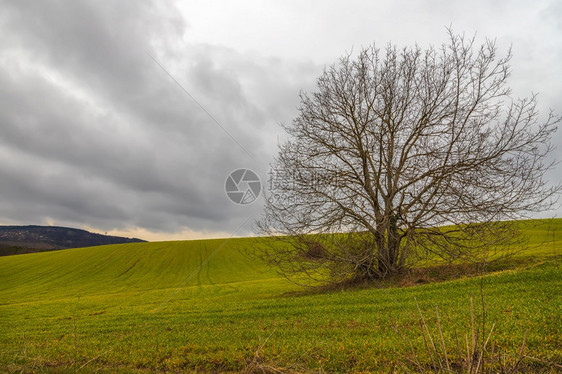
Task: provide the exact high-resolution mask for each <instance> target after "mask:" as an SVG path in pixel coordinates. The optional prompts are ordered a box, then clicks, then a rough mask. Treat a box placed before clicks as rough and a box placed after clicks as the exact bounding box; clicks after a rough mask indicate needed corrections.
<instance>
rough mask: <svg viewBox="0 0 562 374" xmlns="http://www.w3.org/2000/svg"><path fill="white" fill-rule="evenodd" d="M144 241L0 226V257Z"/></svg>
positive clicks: (46, 228) (66, 229) (61, 229)
mask: <svg viewBox="0 0 562 374" xmlns="http://www.w3.org/2000/svg"><path fill="white" fill-rule="evenodd" d="M144 241H145V240H141V239H137V238H124V237H120V236H110V235H102V234H95V233H92V232H89V231H86V230H80V229H73V228H70V227H58V226H0V256H9V255H16V254H23V253H33V252H45V251H54V250H57V249H66V248H79V247H93V246H97V245H106V244H123V243H137V242H144Z"/></svg>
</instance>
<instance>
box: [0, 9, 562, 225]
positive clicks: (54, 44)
mask: <svg viewBox="0 0 562 374" xmlns="http://www.w3.org/2000/svg"><path fill="white" fill-rule="evenodd" d="M439 4H440V5H439ZM447 4H448V3H447V2H434V4H433V5H435V6H436V8H434V7H432V8H429V7H425V6H421V5H420V6H419V7H418V8H415V9H413V8H412V9H409V10H407V11H405V12H403V13H404V18H402V19H401V20H400V22H399V21H397V20H395V21H392V20H393V19H396V17H395V16H396V15H397V14H402V13H401V12H402V11H399V8H400V7H398V6H394V5H389V4H386V5H384V6H375V5H372V4H371V5H367V4H364V8H365V9H363V11H361V12H359V11H358V13H360V17H359V18H360V20H361V22H358V21H356V20H355V15H356V14H355V12H352V11H351V10H350V8H349V7H348V5H347V3H345V4H344V3H343V2H342V3H339V2H336V3H335V4H334V5H332V6H326V7H322V8H319V9H318V12H319V14H318V15H317V16H315V17H312V16H311V14H313V12H312V10H311V9H308V8H306V9H305V10H308V11H309V12H308V13H303V12H301V11H300V10H299V9H301V8H299V5H298V4H296V3H295V4H291V3H287V4H285V3H284V4H283V5H282V6H281V5H276V6H272V7H273V8H266V6H265V5H263V4H262V3H256V4H254V5H252V6H248V7H245V9H246V10H245V11H248V10H249V9H251V10H252V12H253V13H252V17H253V18H252V19H253V20H254V21H255V25H254V26H252V25H243V24H241V22H243V19H242V18H243V17H244V15H243V14H240V15H236V14H232V15H230V14H229V17H226V16H225V17H219V18H220V19H209V21H213V20H214V21H213V22H215V23H214V24H213V26H212V27H214V28H215V29H216V35H215V34H213V35H210V34H209V35H208V40H209V42H205V41H204V40H198V39H197V38H195V39H194V38H193V37H192V35H201V34H200V31H198V30H200V25H202V24H204V23H205V22H207V19H202V18H201V17H200V16H202V14H200V13H197V9H195V8H194V9H193V11H194V12H195V13H193V14H195V16H192V17H190V16H185V15H184V14H185V9H183V10H182V11H183V12H184V13H182V12H181V11H179V10H178V9H177V8H175V7H172V6H167V5H164V4H161V2H145V3H142V4H140V3H133V2H126V1H104V2H99V1H93V0H92V1H68V2H59V1H42V2H35V1H29V0H27V1H26V0H21V1H14V2H6V1H2V2H0V44H1V45H2V50H0V131H1V133H0V160H1V161H0V223H21V224H31V223H45V222H53V223H55V224H60V225H71V226H88V227H93V228H96V229H99V230H104V231H105V230H108V231H109V230H122V229H125V228H129V227H139V228H142V229H145V230H147V231H162V232H170V233H171V232H179V231H182V230H192V231H200V232H203V231H205V232H211V233H212V232H232V233H235V234H244V233H245V231H244V230H246V228H243V229H242V231H238V232H235V231H236V229H237V228H238V227H239V225H241V224H242V223H243V222H245V220H246V219H248V218H250V220H251V218H252V217H256V218H257V217H258V216H259V213H260V210H261V206H260V204H259V203H256V204H253V205H251V206H242V207H241V206H236V205H233V204H232V203H230V202H229V201H228V199H227V198H226V196H225V193H224V182H225V179H226V176H227V175H228V173H229V172H230V171H232V170H234V169H236V168H240V167H249V168H252V169H254V170H255V171H256V172H258V173H259V174H260V175H261V176H262V179H265V178H266V177H267V169H268V164H269V162H270V161H271V159H272V157H273V156H274V154H275V151H276V143H277V138H278V136H281V137H282V136H283V134H282V133H281V132H280V130H279V127H278V124H279V122H288V121H290V120H291V119H292V117H293V116H294V115H295V114H296V107H297V105H298V96H297V95H298V92H299V90H301V89H304V90H310V89H312V88H313V84H314V80H315V79H316V77H317V76H318V75H319V74H320V72H321V69H322V67H323V64H325V63H328V64H329V63H332V62H334V61H333V60H334V59H335V58H337V56H340V55H341V54H343V53H344V52H345V51H346V50H350V48H351V47H352V46H355V47H358V46H359V45H362V44H363V45H364V44H367V43H371V42H373V41H374V40H375V41H376V42H377V43H378V44H379V45H382V44H384V43H386V42H388V41H394V42H403V41H408V43H407V44H411V43H413V42H414V39H416V40H417V39H418V38H419V40H420V41H421V42H428V41H429V42H431V41H432V40H433V39H432V38H433V37H434V34H436V33H438V34H439V38H440V40H442V38H443V36H444V29H443V25H448V24H449V23H450V22H451V21H455V19H456V18H458V17H461V15H467V14H468V15H470V17H472V18H471V19H472V21H473V22H475V24H478V25H480V26H482V27H483V28H484V32H483V33H484V34H485V35H489V34H490V32H486V30H487V29H486V27H487V26H486V25H485V24H484V23H482V24H480V23H478V22H479V21H478V18H479V16H478V14H476V13H475V12H472V13H470V10H469V9H465V8H459V7H453V8H451V9H448V8H447V7H451V5H447ZM548 4H550V5H548ZM548 4H547V5H548V6H544V7H540V9H538V10H537V12H536V15H535V16H534V17H535V18H533V21H532V22H531V21H529V22H530V24H539V23H540V24H541V25H543V26H541V27H543V29H542V30H538V31H536V30H535V31H533V32H529V33H527V34H525V33H523V34H521V33H517V32H516V31H514V30H515V29H514V28H513V27H511V26H509V27H508V26H506V29H508V31H505V32H504V33H503V34H501V35H500V41H501V42H502V43H503V42H504V39H505V40H506V41H513V40H515V43H514V49H515V53H516V56H521V57H519V58H518V59H517V60H515V61H514V65H515V66H514V69H515V70H516V71H517V69H519V70H521V72H522V73H521V74H520V75H518V76H517V77H516V80H515V87H517V88H518V89H519V88H521V89H523V88H525V89H527V88H528V90H529V91H530V90H538V91H541V92H545V94H544V98H543V97H541V99H544V101H545V102H546V103H547V104H548V105H550V106H552V107H554V108H555V109H560V108H561V107H562V105H560V104H561V103H560V97H561V96H560V83H561V82H560V75H558V76H556V77H552V72H556V71H559V68H557V70H556V69H555V68H553V67H552V66H551V65H552V61H559V60H560V57H561V50H562V49H561V48H560V46H559V41H560V37H559V36H557V35H551V37H552V40H551V41H550V42H545V43H537V39H536V38H537V37H538V36H537V35H539V34H537V33H539V32H544V33H546V32H549V30H552V29H555V30H558V31H560V21H559V20H560V17H555V16H553V13H556V14H560V11H561V9H560V6H559V5H556V3H554V2H553V3H548ZM437 5H439V6H437ZM499 5H501V4H499ZM499 5H498V6H499ZM504 5H505V4H504ZM480 6H482V4H480ZM484 8H486V7H484ZM344 9H346V10H345V11H344ZM436 9H437V10H436ZM478 9H479V8H478V7H477V10H478ZM486 9H487V10H489V9H490V8H489V7H488V8H486ZM493 9H495V11H498V12H499V11H505V12H508V15H509V16H508V17H507V18H508V19H509V20H510V21H509V20H508V21H509V22H513V19H514V18H513V17H515V16H514V14H518V13H517V10H518V9H519V12H520V9H521V7H518V8H516V9H511V8H509V9H507V8H505V6H503V7H501V6H499V7H494V8H493ZM210 10H211V11H212V14H213V15H217V13H216V12H217V9H215V8H213V9H210ZM230 11H232V12H235V11H237V10H236V7H235V8H232V9H231V10H230ZM239 11H240V12H242V11H243V10H239ZM274 11H276V12H278V15H277V16H275V17H273V16H272V17H270V18H267V17H266V18H263V19H262V18H260V17H262V15H266V14H273V12H274ZM480 11H481V12H485V10H483V9H480ZM242 13H243V12H242ZM379 13H384V14H386V16H385V17H384V19H385V21H384V22H383V23H382V24H377V23H376V22H375V23H373V22H368V21H369V19H372V18H373V16H371V15H370V14H379ZM393 17H394V18H393ZM431 17H434V18H433V24H435V26H432V27H427V26H423V25H427V22H428V20H429V19H430V18H431ZM451 17H452V19H451ZM286 18H287V19H286ZM418 18H419V20H418ZM260 19H262V21H259V20H260ZM285 19H286V20H285ZM483 19H484V21H486V20H491V19H497V16H493V17H492V16H491V15H490V14H489V13H486V15H485V16H483ZM267 20H270V21H271V22H273V24H272V26H270V25H268V22H269V21H267ZM537 20H538V21H537ZM219 21H220V23H221V24H219ZM484 21H482V22H484ZM508 21H505V25H508V24H509V25H511V24H510V23H509V22H508ZM229 22H230V23H229ZM416 22H418V23H416ZM467 22H468V21H467ZM533 22H534V23H533ZM541 22H542V23H541ZM223 23H224V24H223ZM393 23H395V25H394V26H393V27H391V28H390V29H389V25H390V26H392V25H391V24H393ZM460 23H461V25H460V27H464V24H462V22H460ZM198 25H199V26H198ZM298 25H301V26H298ZM398 26H400V27H398ZM198 27H199V28H198ZM220 27H222V29H220ZM252 27H256V29H252ZM475 27H476V26H475ZM203 30H209V29H205V28H203ZM248 30H251V31H252V33H248V32H247V31H248ZM388 30H391V31H392V30H393V31H392V32H393V34H389V31H388ZM436 30H437V31H436ZM211 31H212V29H211ZM468 31H470V30H468ZM488 31H491V32H492V33H493V31H494V29H489V30H488ZM231 34H232V38H235V37H239V38H241V39H228V38H229V37H230V36H231ZM492 36H493V35H492ZM221 38H222V39H221ZM240 40H242V42H240ZM252 40H255V41H256V43H257V44H256V45H255V46H252V45H251V43H252ZM270 40H272V42H270ZM217 41H218V42H217ZM557 43H558V44H557ZM241 45H243V46H244V47H240V46H241ZM246 47H247V48H246ZM254 47H256V48H257V49H258V52H256V48H254ZM517 48H520V50H519V51H518V50H517ZM303 51H304V52H303ZM527 52H530V53H532V54H533V56H528V55H526V53H527ZM147 53H149V54H150V55H152V56H154V57H155V58H156V59H157V60H158V61H159V62H160V63H161V64H162V65H163V66H164V67H165V69H167V70H168V71H169V72H170V73H171V74H172V75H173V76H174V78H175V79H177V81H178V82H179V83H180V84H181V85H182V86H183V87H184V88H185V89H186V90H187V91H188V92H189V93H190V94H191V95H193V96H194V97H195V98H196V100H197V101H198V102H199V104H200V105H202V106H203V107H204V108H205V110H207V111H208V112H209V113H210V114H211V115H212V116H213V117H214V118H215V119H216V121H218V122H219V124H220V126H222V127H223V128H224V129H225V130H226V131H227V132H228V133H229V134H230V135H231V136H233V137H234V138H235V139H236V142H238V143H239V144H237V143H236V142H235V141H233V140H232V139H231V137H230V136H229V135H228V134H226V133H225V132H224V131H223V129H221V127H220V126H219V125H217V123H215V122H214V120H213V119H211V118H210V117H209V116H208V114H207V113H205V111H204V110H202V109H201V108H200V107H199V106H198V105H197V104H196V103H195V102H194V101H193V100H192V99H191V98H190V97H189V96H188V95H187V94H186V93H185V92H183V91H182V89H181V88H180V87H178V86H177V85H176V83H175V82H174V81H173V80H172V79H171V78H170V77H169V76H168V75H167V73H166V72H165V71H163V70H162V69H161V68H160V67H159V66H158V65H157V64H156V63H155V62H154V61H153V60H152V59H151V57H150V56H149V55H148V54H147ZM542 74H545V76H543V75H542ZM537 77H539V78H540V79H537ZM539 86H540V87H539ZM535 87H536V88H535ZM543 90H544V91H543ZM525 94H528V92H525ZM559 140H560V137H558V138H557V141H558V142H559ZM560 143H561V144H562V142H560ZM246 151H247V152H249V153H250V154H251V156H252V157H250V156H248V155H247V153H246Z"/></svg>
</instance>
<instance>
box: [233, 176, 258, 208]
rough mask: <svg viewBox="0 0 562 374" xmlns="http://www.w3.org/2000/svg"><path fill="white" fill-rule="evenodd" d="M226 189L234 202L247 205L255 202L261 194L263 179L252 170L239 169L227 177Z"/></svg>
mask: <svg viewBox="0 0 562 374" xmlns="http://www.w3.org/2000/svg"><path fill="white" fill-rule="evenodd" d="M224 190H225V191H226V195H227V196H228V198H229V199H230V200H231V201H232V202H233V203H235V204H239V205H247V204H251V203H253V202H254V201H255V200H256V199H257V198H258V196H259V195H260V192H261V181H260V178H259V177H258V175H257V174H256V173H254V172H253V171H252V170H250V169H237V170H234V171H233V172H232V173H230V175H229V176H228V178H226V183H225V186H224Z"/></svg>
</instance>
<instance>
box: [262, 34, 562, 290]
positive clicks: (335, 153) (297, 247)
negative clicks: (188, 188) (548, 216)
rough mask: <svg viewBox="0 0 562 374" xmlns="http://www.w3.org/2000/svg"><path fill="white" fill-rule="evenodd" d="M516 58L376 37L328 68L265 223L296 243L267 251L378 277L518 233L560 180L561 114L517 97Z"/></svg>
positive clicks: (321, 267) (303, 114) (487, 47)
mask: <svg viewBox="0 0 562 374" xmlns="http://www.w3.org/2000/svg"><path fill="white" fill-rule="evenodd" d="M510 59H511V51H507V53H506V54H505V55H504V56H500V55H499V54H498V51H497V47H496V45H495V43H494V42H493V41H491V40H486V41H485V42H484V43H483V44H481V45H476V43H475V39H474V38H466V37H464V36H458V35H454V34H453V33H452V32H450V31H449V40H448V42H447V43H445V44H443V45H441V46H440V47H439V48H434V47H431V48H428V49H425V50H422V49H421V48H420V47H418V46H414V47H406V48H402V49H399V48H398V47H396V46H394V45H388V46H387V47H386V48H384V49H383V50H380V49H377V48H376V47H375V46H370V47H367V48H364V49H362V50H361V51H359V53H358V54H357V55H356V56H354V55H352V54H348V55H346V56H344V57H342V58H341V59H340V60H339V62H338V63H337V64H334V65H332V66H330V67H328V68H326V69H325V71H324V72H323V74H322V75H321V76H320V77H319V78H318V80H317V86H316V90H315V91H314V92H310V93H306V92H302V93H301V96H300V98H301V102H300V106H299V108H298V109H299V114H298V116H297V117H296V118H295V119H294V120H293V121H292V122H291V123H289V124H286V125H283V127H284V129H285V130H286V132H287V134H288V140H287V141H286V142H285V143H284V144H282V145H280V149H279V153H278V156H277V157H276V159H275V162H274V164H273V165H272V176H273V177H274V178H275V177H276V178H277V179H276V180H275V183H274V184H272V185H271V186H270V187H271V191H269V195H268V197H267V202H266V207H265V214H264V216H263V218H262V220H261V221H259V223H258V226H259V228H260V231H261V233H263V234H269V235H277V236H278V237H279V238H281V236H282V237H283V238H284V239H286V240H288V242H290V243H291V245H290V246H276V247H272V248H269V249H267V250H264V253H263V255H264V257H265V258H266V259H267V260H268V261H271V262H272V263H275V264H277V265H278V266H279V267H280V269H281V270H282V271H283V272H284V273H286V274H293V273H303V272H304V273H306V274H309V275H311V276H313V275H314V274H323V276H325V274H326V273H327V272H328V273H329V274H331V275H332V278H336V279H346V278H349V277H353V278H360V279H365V278H368V279H374V278H380V277H385V276H387V275H389V274H392V273H396V272H399V271H401V270H403V269H404V268H405V267H406V266H408V264H409V263H410V261H411V260H413V259H415V258H420V257H421V256H423V255H424V254H425V256H430V257H431V256H433V257H438V258H444V259H455V258H459V257H462V256H469V255H474V254H475V253H481V252H482V251H485V250H486V249H489V248H492V247H494V246H495V247H498V246H500V245H504V244H505V243H507V242H509V241H511V240H514V238H515V237H516V236H515V235H514V232H513V231H512V230H511V228H510V227H508V226H509V225H507V224H506V223H505V222H506V221H509V220H516V219H520V218H522V217H525V216H526V215H527V214H529V213H531V212H536V211H542V210H545V209H548V208H550V207H551V206H552V204H553V203H554V201H555V197H556V194H557V193H558V191H559V190H560V187H559V186H553V185H549V184H548V182H547V181H546V180H545V173H546V172H547V171H548V170H549V169H550V168H552V166H553V163H552V162H549V159H548V154H549V152H550V151H551V149H552V145H551V143H550V139H551V137H552V134H553V132H554V131H555V130H556V126H555V125H556V123H557V122H558V121H559V120H560V118H559V117H558V116H557V115H555V114H554V113H552V112H550V113H548V114H546V115H543V116H539V112H538V108H537V96H536V95H532V96H530V97H528V98H522V99H513V98H512V97H511V90H510V88H509V87H508V86H507V80H508V78H509V76H510V72H511V70H510ZM502 222H503V223H502ZM279 235H281V236H279Z"/></svg>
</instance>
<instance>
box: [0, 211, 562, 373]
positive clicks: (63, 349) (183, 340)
mask: <svg viewBox="0 0 562 374" xmlns="http://www.w3.org/2000/svg"><path fill="white" fill-rule="evenodd" d="M524 225H525V230H526V231H525V235H527V236H528V237H529V239H530V242H531V243H532V244H535V245H534V246H532V247H531V248H530V249H529V250H527V251H525V252H523V253H519V254H518V257H517V258H516V259H514V260H511V261H510V262H506V263H503V265H501V266H497V268H498V269H502V271H500V272H495V273H489V274H487V275H485V276H483V277H464V278H461V279H457V280H452V281H447V282H442V283H431V284H423V285H417V286H412V287H406V288H399V287H386V286H385V287H382V286H380V285H379V287H377V286H374V287H370V288H363V289H354V290H349V289H348V290H345V291H338V290H331V291H329V292H309V291H306V290H304V291H303V289H302V288H299V287H298V286H296V285H294V284H292V283H290V282H288V281H287V280H285V279H284V278H283V277H281V276H279V275H278V274H276V272H275V269H273V268H269V267H268V266H266V265H265V264H264V263H262V262H260V261H259V260H256V259H255V258H251V257H248V256H247V255H245V254H244V252H245V250H246V249H249V248H250V247H252V246H255V245H260V244H257V243H256V241H255V240H253V239H249V238H242V239H230V240H205V241H185V242H160V243H138V244H137V243H135V244H124V245H113V246H104V247H94V248H80V249H71V250H64V251H58V252H47V253H36V254H27V255H18V256H8V257H3V258H0V372H2V371H6V372H10V371H13V372H19V371H23V372H36V371H40V370H45V371H55V372H60V371H63V372H64V371H69V372H74V371H79V372H92V371H98V372H107V373H110V372H118V371H121V372H130V371H154V370H162V371H180V372H182V371H186V372H190V371H209V372H215V371H232V372H237V371H241V370H243V369H245V368H249V367H251V366H252V365H254V364H256V363H258V364H259V365H262V366H264V365H269V366H272V367H276V368H285V369H289V370H293V371H299V372H302V371H313V370H315V369H316V370H318V369H323V370H324V371H328V372H348V371H357V372H359V371H363V372H366V371H372V372H388V371H389V369H390V368H392V367H393V366H395V367H396V369H397V370H402V369H403V368H402V366H400V365H401V364H402V363H405V364H407V365H410V363H409V361H408V358H411V353H409V352H410V350H409V348H408V345H407V343H406V340H405V339H404V337H405V336H407V337H408V338H409V339H411V341H412V343H413V345H414V346H415V347H416V349H418V354H419V355H420V359H422V360H423V359H425V360H426V361H427V362H429V361H430V359H429V357H427V354H424V349H423V347H424V342H423V338H422V334H421V331H420V328H419V324H418V322H419V314H418V311H417V307H416V300H417V302H418V303H419V305H420V308H421V310H422V311H423V312H424V315H425V316H426V318H427V320H428V324H429V326H430V329H434V328H435V327H436V324H435V317H434V316H435V315H434V310H435V306H438V307H439V311H440V315H441V322H442V324H443V329H444V335H445V340H446V343H447V345H448V346H449V347H450V349H451V353H450V354H451V356H453V358H455V356H456V353H455V352H456V342H455V341H456V339H455V333H457V334H458V335H459V337H460V338H462V339H464V334H466V333H467V332H468V329H469V325H470V315H469V297H470V295H473V296H474V300H475V306H476V316H477V318H478V319H479V321H480V323H481V319H480V316H481V314H482V308H481V296H482V295H481V290H482V293H483V299H484V303H485V310H486V327H487V329H489V328H490V327H491V325H492V323H495V324H496V325H495V328H494V336H493V339H494V342H495V345H496V349H497V350H504V349H505V350H507V351H508V352H509V354H508V356H507V357H506V360H507V361H508V363H511V364H513V363H514V362H515V361H516V355H517V353H518V347H519V346H520V345H521V343H522V341H523V339H524V336H525V331H528V337H527V348H526V351H525V354H526V355H528V356H532V357H535V358H537V359H540V360H543V361H548V362H552V363H560V362H562V338H561V336H562V322H560V320H561V318H560V317H561V312H562V302H561V301H562V300H561V296H560V295H561V294H562V277H561V275H560V259H559V254H560V251H561V250H562V220H558V219H557V220H547V221H540V222H538V221H533V222H526V223H524ZM481 287H482V288H481ZM301 291H303V292H301ZM434 332H435V331H434ZM256 351H258V354H257V356H256ZM457 358H458V357H457ZM252 360H254V364H252ZM521 365H524V366H522V367H524V368H526V369H533V370H534V369H539V368H540V369H544V370H555V366H549V364H545V363H540V362H539V361H536V360H533V359H525V360H524V361H523V362H522V364H521ZM525 365H526V366H525ZM411 368H412V370H415V367H414V366H411Z"/></svg>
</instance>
